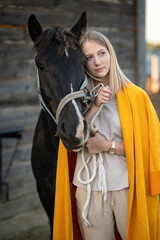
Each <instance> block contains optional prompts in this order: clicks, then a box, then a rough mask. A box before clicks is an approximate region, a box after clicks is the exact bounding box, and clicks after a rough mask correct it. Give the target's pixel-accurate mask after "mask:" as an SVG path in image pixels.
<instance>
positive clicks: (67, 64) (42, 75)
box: [28, 12, 87, 150]
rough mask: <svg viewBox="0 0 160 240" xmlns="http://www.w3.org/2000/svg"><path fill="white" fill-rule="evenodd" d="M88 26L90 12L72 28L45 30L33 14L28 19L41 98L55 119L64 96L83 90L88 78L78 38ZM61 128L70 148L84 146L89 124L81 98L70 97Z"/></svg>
mask: <svg viewBox="0 0 160 240" xmlns="http://www.w3.org/2000/svg"><path fill="white" fill-rule="evenodd" d="M86 26H87V18H86V12H83V13H82V15H81V17H80V19H79V20H78V22H77V23H76V24H75V25H74V26H73V27H72V29H71V30H70V31H67V30H65V29H64V28H63V27H61V26H56V27H54V28H51V29H45V30H42V27H41V25H40V23H39V22H38V21H37V19H36V17H35V15H33V14H32V15H31V16H30V18H29V20H28V29H29V34H30V37H31V39H32V40H33V42H34V47H35V50H36V57H35V62H36V65H37V69H38V75H39V83H38V84H39V88H40V92H41V98H42V99H43V102H44V104H45V106H46V108H47V109H48V112H50V113H51V115H53V116H54V117H55V118H56V113H57V108H58V106H59V104H60V102H61V101H62V99H63V98H65V96H66V95H67V96H68V95H70V93H73V92H77V91H79V89H80V87H81V85H82V84H83V81H84V79H85V68H84V65H85V64H86V58H85V56H84V54H83V53H82V51H81V49H80V47H79V45H78V40H79V38H80V36H81V34H82V32H83V31H85V29H86ZM42 104H43V103H42ZM46 114H48V113H46ZM46 124H47V123H46ZM57 130H58V134H59V136H60V138H61V139H62V141H63V144H64V145H65V147H66V148H67V149H68V150H74V149H78V148H81V147H82V145H83V144H84V141H85V136H86V132H87V126H86V121H85V119H84V117H83V115H82V104H81V101H80V99H74V98H73V99H70V100H69V101H68V102H67V103H66V104H65V105H64V106H63V107H62V109H61V111H60V113H59V116H58V121H57Z"/></svg>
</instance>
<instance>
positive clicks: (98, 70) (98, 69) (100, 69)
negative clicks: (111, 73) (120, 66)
mask: <svg viewBox="0 0 160 240" xmlns="http://www.w3.org/2000/svg"><path fill="white" fill-rule="evenodd" d="M103 69H104V67H101V68H97V69H96V72H100V71H102V70H103Z"/></svg>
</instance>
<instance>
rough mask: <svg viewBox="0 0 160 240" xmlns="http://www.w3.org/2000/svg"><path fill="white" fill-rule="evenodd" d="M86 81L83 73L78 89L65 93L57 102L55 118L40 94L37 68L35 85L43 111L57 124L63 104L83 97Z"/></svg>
mask: <svg viewBox="0 0 160 240" xmlns="http://www.w3.org/2000/svg"><path fill="white" fill-rule="evenodd" d="M87 84H88V82H87V76H86V74H85V79H84V81H83V83H82V85H81V87H80V90H79V91H76V92H73V93H69V94H68V95H66V96H65V97H64V98H63V99H62V100H61V101H60V103H59V105H58V107H57V111H56V118H55V117H54V116H53V114H52V113H51V111H50V110H49V108H48V107H47V105H46V104H45V102H44V100H43V97H42V94H41V88H40V80H39V74H38V70H37V87H38V95H39V100H40V104H41V106H42V108H43V110H44V111H46V112H48V113H49V115H50V116H51V118H52V119H53V120H54V122H55V123H56V124H58V121H59V116H60V113H61V111H62V109H63V108H64V106H65V105H66V104H67V103H68V102H70V101H71V100H74V99H77V98H82V97H85V96H86V94H85V92H84V91H83V89H84V88H85V87H86V86H87Z"/></svg>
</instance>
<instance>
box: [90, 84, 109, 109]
mask: <svg viewBox="0 0 160 240" xmlns="http://www.w3.org/2000/svg"><path fill="white" fill-rule="evenodd" d="M111 93H112V92H111V90H110V88H109V87H108V86H106V87H103V88H102V89H101V91H100V93H99V94H98V96H97V97H96V99H95V102H94V103H95V105H96V106H100V105H101V104H105V103H107V102H108V99H109V97H110V94H111Z"/></svg>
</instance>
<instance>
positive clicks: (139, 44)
mask: <svg viewBox="0 0 160 240" xmlns="http://www.w3.org/2000/svg"><path fill="white" fill-rule="evenodd" d="M136 3H137V5H136V19H137V21H136V24H137V26H136V56H137V59H136V60H137V68H136V74H137V80H136V84H137V85H138V86H139V87H141V88H143V89H145V81H146V80H145V51H146V43H145V0H141V1H136Z"/></svg>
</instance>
